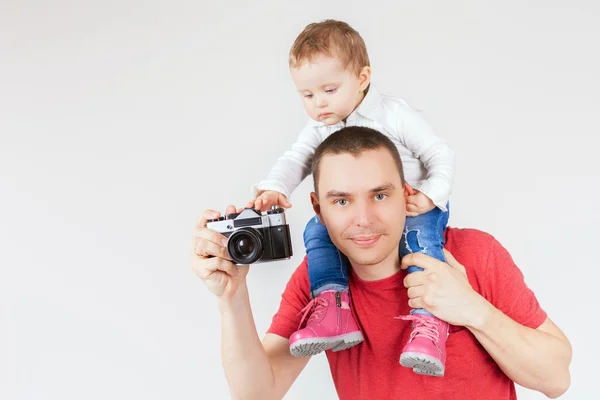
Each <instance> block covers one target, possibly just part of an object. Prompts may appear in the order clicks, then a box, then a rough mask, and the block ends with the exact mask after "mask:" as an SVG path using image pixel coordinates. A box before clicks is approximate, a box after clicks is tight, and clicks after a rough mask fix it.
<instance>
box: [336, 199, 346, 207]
mask: <svg viewBox="0 0 600 400" xmlns="http://www.w3.org/2000/svg"><path fill="white" fill-rule="evenodd" d="M334 203H335V204H337V205H339V206H342V207H343V206H345V205H346V204H348V200H346V199H338V200H336V201H335V202H334Z"/></svg>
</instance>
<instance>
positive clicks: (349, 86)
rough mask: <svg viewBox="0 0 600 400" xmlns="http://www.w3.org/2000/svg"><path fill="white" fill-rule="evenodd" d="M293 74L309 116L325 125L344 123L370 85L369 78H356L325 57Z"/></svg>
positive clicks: (316, 58)
mask: <svg viewBox="0 0 600 400" xmlns="http://www.w3.org/2000/svg"><path fill="white" fill-rule="evenodd" d="M367 69H368V68H367ZM291 74H292V80H293V81H294V83H295V84H296V88H297V89H298V93H300V96H301V98H302V103H303V105H304V109H305V110H306V113H307V114H308V116H309V117H311V118H312V119H314V120H315V121H319V122H323V123H324V124H326V125H333V124H336V123H338V122H339V121H345V120H346V118H347V117H348V116H349V115H350V114H351V113H352V111H354V109H355V108H356V107H357V106H358V105H359V104H360V102H361V100H362V98H363V91H364V90H365V88H366V87H367V86H368V84H369V82H368V80H369V75H368V74H364V73H363V74H360V75H357V74H356V73H355V72H353V71H350V70H348V69H346V68H344V66H343V65H342V63H341V62H340V61H339V60H338V59H337V58H333V57H329V56H327V55H324V54H321V55H318V56H316V57H315V58H314V59H313V62H312V63H309V62H304V63H303V64H302V65H300V66H299V67H297V68H292V69H291Z"/></svg>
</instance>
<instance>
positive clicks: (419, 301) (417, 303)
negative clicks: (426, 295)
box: [408, 297, 423, 308]
mask: <svg viewBox="0 0 600 400" xmlns="http://www.w3.org/2000/svg"><path fill="white" fill-rule="evenodd" d="M408 306H409V307H410V308H423V298H421V297H417V298H414V299H408Z"/></svg>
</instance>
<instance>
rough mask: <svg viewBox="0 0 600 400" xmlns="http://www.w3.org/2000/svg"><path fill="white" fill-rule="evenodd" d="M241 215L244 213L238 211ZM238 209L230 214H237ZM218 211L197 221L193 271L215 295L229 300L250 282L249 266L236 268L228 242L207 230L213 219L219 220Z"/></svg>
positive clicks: (214, 232)
mask: <svg viewBox="0 0 600 400" xmlns="http://www.w3.org/2000/svg"><path fill="white" fill-rule="evenodd" d="M237 211H238V212H239V211H241V210H237ZM234 212H236V209H235V207H234V206H229V207H227V210H226V211H225V213H226V214H230V213H234ZM220 215H221V214H220V213H219V212H218V211H214V210H206V211H204V213H202V216H201V217H200V218H198V219H197V220H196V226H195V227H194V234H193V239H192V269H193V270H194V272H195V273H196V275H198V276H199V277H200V279H202V281H203V282H204V284H205V285H206V287H208V290H210V291H211V292H213V293H214V294H215V295H217V296H219V297H222V296H229V295H232V294H233V293H235V291H236V290H237V288H238V287H239V286H240V285H242V284H244V283H245V282H246V275H247V274H248V266H247V265H245V266H236V265H234V264H233V263H232V262H231V257H229V255H228V254H227V248H226V247H225V246H226V243H227V238H226V237H225V236H223V235H221V234H220V233H219V232H216V231H213V230H212V229H208V228H207V227H206V223H207V221H208V220H209V219H214V218H219V216H220Z"/></svg>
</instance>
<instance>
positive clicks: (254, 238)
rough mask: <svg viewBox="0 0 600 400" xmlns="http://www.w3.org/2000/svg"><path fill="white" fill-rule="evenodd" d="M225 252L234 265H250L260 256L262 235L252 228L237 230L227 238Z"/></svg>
mask: <svg viewBox="0 0 600 400" xmlns="http://www.w3.org/2000/svg"><path fill="white" fill-rule="evenodd" d="M227 251H228V252H229V255H230V256H231V258H232V259H233V262H234V263H236V264H252V263H254V262H256V261H258V260H259V259H260V257H261V256H262V253H263V241H262V235H261V234H260V233H259V232H258V231H257V230H256V229H253V228H242V229H239V230H237V231H235V232H233V233H232V234H231V235H230V236H229V240H228V241H227Z"/></svg>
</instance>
